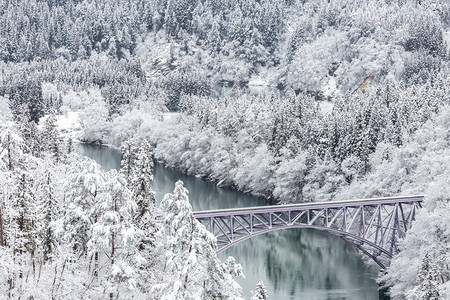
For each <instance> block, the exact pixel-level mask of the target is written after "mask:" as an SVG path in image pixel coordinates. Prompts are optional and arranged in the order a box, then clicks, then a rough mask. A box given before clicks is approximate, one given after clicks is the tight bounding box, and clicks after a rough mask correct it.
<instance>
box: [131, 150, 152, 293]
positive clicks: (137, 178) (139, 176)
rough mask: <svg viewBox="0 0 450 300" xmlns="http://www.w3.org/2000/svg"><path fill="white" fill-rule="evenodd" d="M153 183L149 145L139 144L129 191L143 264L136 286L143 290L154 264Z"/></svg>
mask: <svg viewBox="0 0 450 300" xmlns="http://www.w3.org/2000/svg"><path fill="white" fill-rule="evenodd" d="M152 181H153V158H152V153H151V150H150V144H149V143H148V142H144V143H142V144H141V147H140V149H139V153H138V155H137V158H136V161H135V165H134V166H133V178H132V183H131V189H132V192H133V199H134V200H135V201H136V204H137V211H136V213H135V215H134V222H135V224H136V226H137V227H138V228H139V229H140V233H141V235H140V237H139V240H138V248H139V251H140V254H141V256H142V257H143V258H144V260H145V262H143V263H141V264H140V267H139V272H140V276H139V278H140V280H139V281H138V284H139V286H140V288H141V289H143V290H145V289H146V286H148V284H147V282H148V281H149V280H150V279H149V276H150V275H151V274H150V273H152V272H151V266H153V264H154V263H155V259H154V256H155V235H156V232H157V230H158V226H157V224H156V216H155V207H156V199H155V194H154V191H153V189H152V188H151V186H150V184H151V182H152Z"/></svg>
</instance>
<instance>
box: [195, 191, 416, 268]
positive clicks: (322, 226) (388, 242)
mask: <svg viewBox="0 0 450 300" xmlns="http://www.w3.org/2000/svg"><path fill="white" fill-rule="evenodd" d="M422 201H423V196H406V197H390V198H373V199H363V200H348V201H331V202H320V203H303V204H291V205H273V206H260V207H246V208H237V209H223V210H211V211H200V212H195V213H194V216H195V217H196V218H197V220H199V221H200V222H201V223H202V224H203V225H205V226H206V228H207V229H208V230H209V231H210V232H212V233H213V234H214V235H215V236H216V238H217V245H218V251H217V252H218V253H220V252H222V251H224V250H225V249H227V248H229V247H231V246H233V245H235V244H237V243H239V242H242V241H245V240H247V239H249V238H251V237H253V236H257V235H260V234H263V233H266V232H271V231H275V230H281V229H288V228H313V229H318V230H323V231H326V232H328V233H330V234H332V235H335V236H338V237H341V238H342V239H344V240H345V241H347V242H349V243H350V244H352V245H353V246H355V247H356V248H357V249H359V250H360V251H361V252H362V253H364V254H365V255H367V256H369V257H370V258H372V259H373V260H374V261H375V262H376V263H377V264H378V265H379V266H380V267H381V268H382V269H386V267H387V266H389V263H390V259H391V258H392V256H393V255H394V254H395V253H397V252H398V247H397V242H398V240H399V239H401V238H403V237H404V236H405V234H406V232H407V231H408V230H409V229H410V228H411V223H412V222H413V220H414V217H415V215H416V211H417V209H419V208H420V207H422V206H421V203H422Z"/></svg>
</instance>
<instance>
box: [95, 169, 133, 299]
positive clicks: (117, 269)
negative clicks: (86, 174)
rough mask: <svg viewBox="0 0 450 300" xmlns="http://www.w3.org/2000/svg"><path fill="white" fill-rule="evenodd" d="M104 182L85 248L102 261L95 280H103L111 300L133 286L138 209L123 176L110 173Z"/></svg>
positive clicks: (113, 172) (114, 171)
mask: <svg viewBox="0 0 450 300" xmlns="http://www.w3.org/2000/svg"><path fill="white" fill-rule="evenodd" d="M105 179H106V183H105V187H104V190H103V192H102V193H101V194H100V195H99V197H98V200H97V201H96V203H95V204H94V208H93V210H94V211H95V215H96V216H98V221H97V222H96V223H95V224H94V225H93V228H92V236H91V238H90V240H89V242H88V247H89V252H90V253H91V254H93V255H95V254H96V253H99V255H100V260H102V261H105V260H106V262H105V264H104V267H102V268H101V269H100V270H98V272H99V277H103V278H104V279H105V281H103V282H102V285H103V286H104V288H105V293H107V294H109V298H110V299H114V298H115V297H117V295H118V294H119V293H121V292H124V291H125V292H126V291H127V290H130V289H131V290H132V289H134V287H135V286H136V282H137V275H138V273H137V272H136V270H135V268H134V261H135V260H138V259H137V258H136V257H135V256H140V255H139V253H138V251H137V247H136V245H137V241H138V238H139V237H140V236H141V234H140V233H139V229H138V228H137V227H136V225H135V224H134V222H133V219H134V215H135V214H136V213H137V210H138V207H137V205H136V202H135V201H134V199H133V194H132V192H131V191H130V190H129V189H128V188H127V186H126V179H125V177H124V176H123V175H122V174H119V173H118V172H117V171H116V170H111V171H109V172H108V173H106V178H105ZM115 295H116V296H115Z"/></svg>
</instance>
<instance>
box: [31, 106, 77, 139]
mask: <svg viewBox="0 0 450 300" xmlns="http://www.w3.org/2000/svg"><path fill="white" fill-rule="evenodd" d="M47 118H48V115H45V116H43V117H42V118H41V119H40V120H39V127H41V128H42V127H43V126H44V124H45V120H46V119H47ZM56 119H57V121H56V125H57V126H58V130H59V132H60V134H61V136H62V137H63V138H72V139H74V140H79V138H80V137H81V134H82V133H83V128H82V126H81V123H80V112H79V111H69V112H66V113H64V114H62V115H57V116H56Z"/></svg>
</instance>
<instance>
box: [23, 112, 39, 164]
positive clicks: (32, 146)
mask: <svg viewBox="0 0 450 300" xmlns="http://www.w3.org/2000/svg"><path fill="white" fill-rule="evenodd" d="M19 128H20V132H21V133H22V136H23V139H24V142H25V144H26V145H27V147H28V149H29V150H30V151H31V153H32V154H33V155H34V156H36V157H39V156H40V154H41V150H42V146H41V141H40V138H41V133H40V132H39V129H38V127H37V124H36V123H35V122H34V121H31V116H30V113H29V112H28V111H26V112H25V113H24V114H23V115H21V118H20V120H19Z"/></svg>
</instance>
